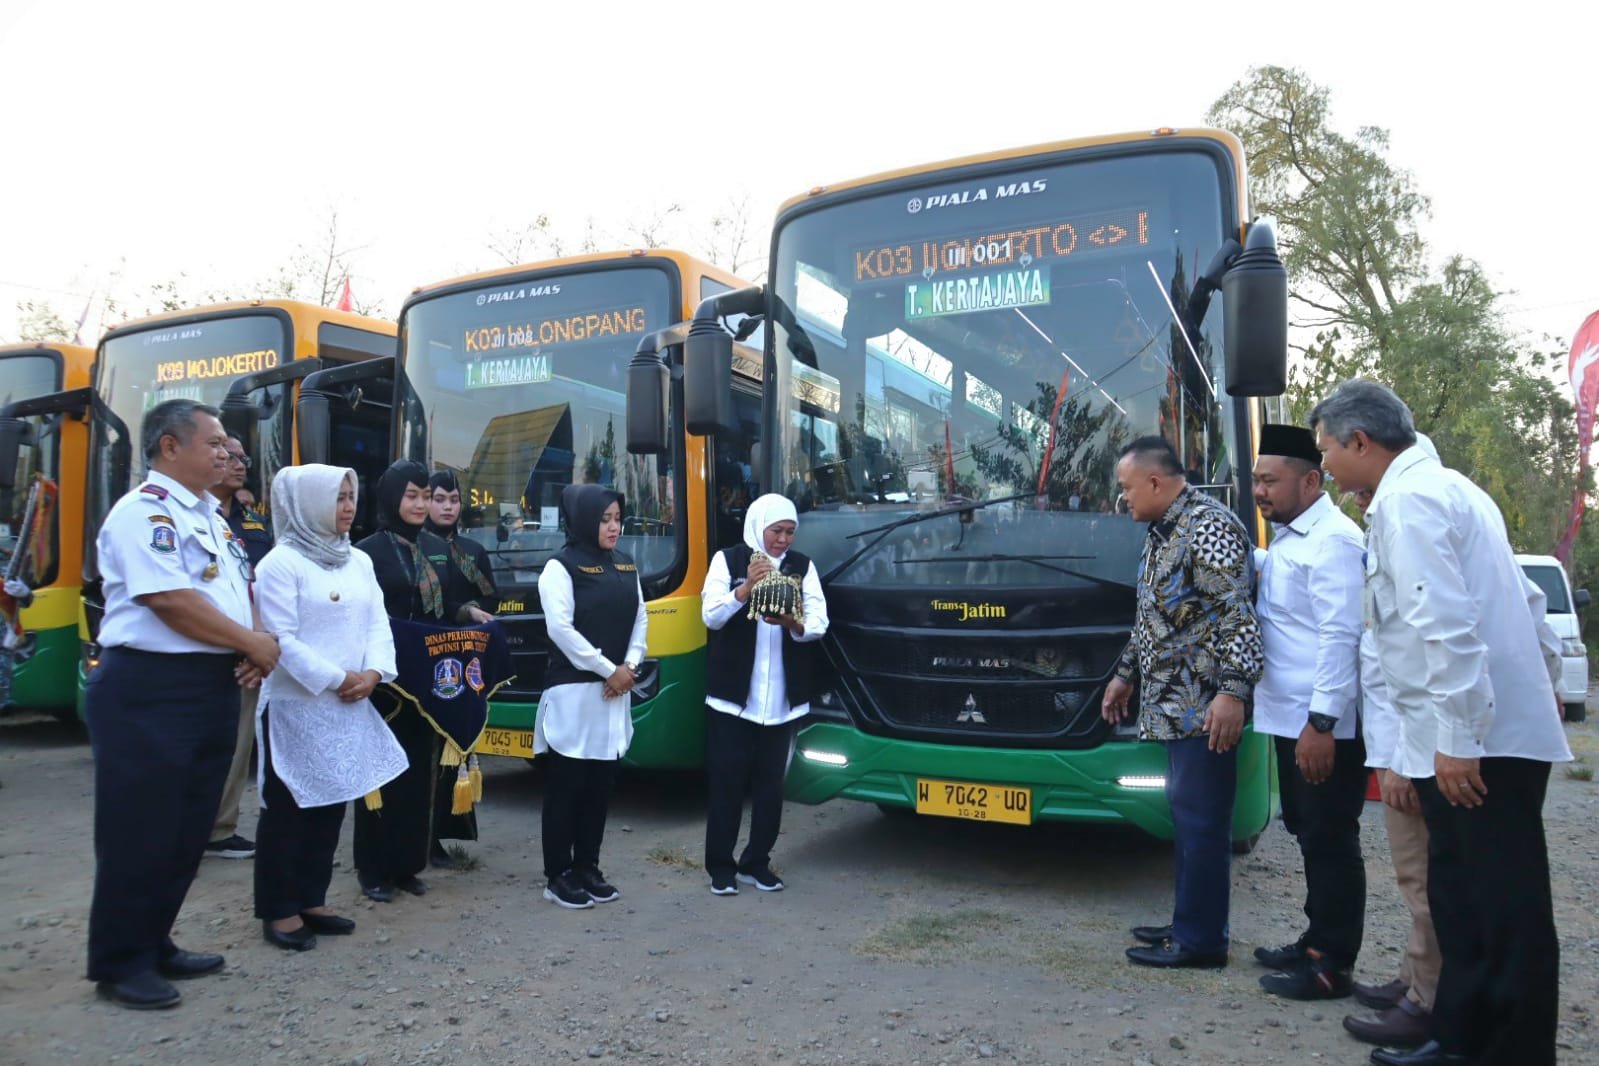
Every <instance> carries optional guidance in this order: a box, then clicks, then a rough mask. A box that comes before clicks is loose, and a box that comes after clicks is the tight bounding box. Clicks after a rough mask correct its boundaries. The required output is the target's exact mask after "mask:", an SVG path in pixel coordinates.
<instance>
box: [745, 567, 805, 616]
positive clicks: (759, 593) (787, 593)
mask: <svg viewBox="0 0 1599 1066" xmlns="http://www.w3.org/2000/svg"><path fill="white" fill-rule="evenodd" d="M756 559H765V560H766V561H767V562H768V563H771V565H772V572H771V573H769V574H767V575H766V576H765V577H763V578H761V579H760V580H759V581H757V582H755V584H753V585H751V586H750V614H749V616H750V619H751V620H754V619H756V618H760V617H762V616H763V615H765V616H772V617H782V618H799V617H800V616H802V615H803V614H804V613H805V594H804V591H803V588H804V586H803V581H802V579H801V578H799V577H797V576H794V575H792V574H784V573H782V572H780V571H779V570H778V569H777V564H776V563H774V562H772V560H771V557H769V556H768V555H766V554H765V553H763V552H756V553H755V554H753V555H751V556H750V562H751V563H752V564H753V563H754V562H755V560H756Z"/></svg>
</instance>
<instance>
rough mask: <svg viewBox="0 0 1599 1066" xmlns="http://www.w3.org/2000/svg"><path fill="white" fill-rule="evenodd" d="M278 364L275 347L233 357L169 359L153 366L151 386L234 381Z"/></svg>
mask: <svg viewBox="0 0 1599 1066" xmlns="http://www.w3.org/2000/svg"><path fill="white" fill-rule="evenodd" d="M278 361H279V360H278V352H277V349H275V348H262V349H260V350H259V351H254V352H237V353H235V354H233V355H213V356H205V357H201V358H198V359H169V360H167V361H166V362H164V363H157V364H156V365H155V383H156V384H157V385H168V384H172V383H174V382H178V381H204V380H206V379H209V378H234V377H238V376H240V375H241V374H255V373H259V372H260V371H262V370H271V369H272V368H273V367H275V366H277V365H278Z"/></svg>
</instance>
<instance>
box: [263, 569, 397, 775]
mask: <svg viewBox="0 0 1599 1066" xmlns="http://www.w3.org/2000/svg"><path fill="white" fill-rule="evenodd" d="M255 589H256V602H257V604H258V605H259V607H260V609H261V624H262V626H263V627H264V628H265V629H266V631H267V632H269V633H274V634H276V635H277V638H278V647H279V649H280V654H279V658H278V665H277V669H275V670H273V671H272V673H270V674H269V675H267V678H266V680H265V681H264V682H263V683H262V685H261V712H260V713H258V714H257V717H256V737H257V740H260V739H261V735H260V734H261V716H262V714H265V717H266V719H267V728H268V729H269V730H270V734H269V738H270V740H271V744H270V745H269V748H270V751H271V753H272V769H273V771H274V772H275V773H276V774H277V775H278V778H279V779H280V780H282V782H283V783H284V784H285V785H286V786H288V789H289V792H290V794H291V795H293V796H294V801H295V803H297V804H299V805H300V806H301V807H322V806H327V805H328V804H333V803H344V802H345V801H347V800H352V799H356V798H357V797H360V796H364V795H366V794H367V793H368V792H371V791H372V790H373V789H376V788H381V787H382V786H383V785H386V784H388V783H389V782H390V781H392V780H394V779H395V778H396V777H398V776H399V775H400V774H401V773H402V772H403V771H404V770H405V768H406V766H407V759H406V755H405V750H404V749H403V748H401V747H400V744H399V741H397V740H395V739H394V734H393V733H391V732H390V731H389V727H388V726H387V725H385V724H384V722H383V718H382V716H381V715H379V714H378V712H377V708H375V707H373V706H372V702H371V701H370V700H361V701H360V702H359V703H345V702H344V701H343V700H341V699H339V697H338V689H339V686H340V685H342V684H344V675H345V672H346V671H353V672H355V673H360V672H361V671H363V670H376V671H377V672H378V676H379V677H380V678H382V680H384V681H393V680H394V676H395V670H394V637H393V635H392V634H391V633H390V631H389V619H388V615H386V614H385V613H384V611H383V592H382V590H381V589H379V587H378V582H377V578H376V577H375V576H374V575H373V573H372V559H371V557H370V556H368V555H367V554H366V553H365V552H361V551H351V552H350V557H349V560H348V561H347V562H345V564H344V565H343V566H342V567H340V568H339V569H337V570H324V569H323V568H322V567H320V566H318V565H317V564H315V563H313V562H311V561H310V560H309V559H307V558H306V557H305V556H303V555H301V554H300V553H299V552H297V551H295V550H294V549H293V548H291V547H288V546H287V545H279V546H277V547H275V548H273V549H272V550H271V551H270V552H268V553H267V555H266V558H264V559H262V560H261V565H260V566H258V567H256V583H255ZM269 709H270V713H267V712H268V711H269ZM257 777H258V780H263V779H264V778H265V767H264V766H262V767H261V769H260V770H259V772H258V775H257Z"/></svg>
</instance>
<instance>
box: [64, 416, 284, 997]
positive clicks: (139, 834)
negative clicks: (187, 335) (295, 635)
mask: <svg viewBox="0 0 1599 1066" xmlns="http://www.w3.org/2000/svg"><path fill="white" fill-rule="evenodd" d="M140 437H141V443H142V445H143V448H144V456H145V460H146V462H147V463H148V464H149V468H150V473H149V477H148V478H147V479H146V481H145V482H144V484H142V485H140V486H139V487H138V488H136V489H134V490H133V491H132V492H130V493H128V494H127V495H126V496H124V497H123V498H122V499H120V500H118V501H117V503H116V505H115V506H114V507H112V508H111V512H110V513H109V514H108V515H107V516H106V520H105V524H104V525H103V526H101V527H100V533H99V536H98V538H97V539H96V541H95V545H96V551H97V552H98V558H99V567H100V575H101V578H102V582H103V588H104V592H105V618H104V620H103V621H102V622H101V625H100V633H99V638H100V644H101V647H102V649H103V650H102V653H101V657H100V664H99V665H98V666H97V667H95V669H94V672H93V673H91V674H90V675H89V679H88V684H87V687H86V689H85V693H84V719H85V721H86V722H87V724H88V727H89V741H90V744H91V745H92V747H93V749H94V851H95V874H94V900H93V903H92V904H91V907H90V911H89V973H88V976H89V979H90V980H92V981H95V982H97V983H98V984H97V988H98V991H99V993H100V995H101V996H102V997H104V998H106V999H109V1000H110V1001H112V1002H113V1003H116V1004H118V1005H119V1006H123V1007H130V1008H133V1009H136V1010H150V1009H156V1008H161V1007H171V1006H174V1005H175V1004H176V1003H177V1002H178V1000H179V998H180V997H179V995H178V991H177V989H175V988H173V987H172V985H171V984H169V983H168V981H169V979H170V980H180V979H183V978H189V977H199V976H201V975H203V974H208V973H212V972H214V971H216V970H219V969H221V968H222V964H223V959H222V956H221V955H206V954H198V953H195V952H190V951H181V950H179V949H178V947H177V945H175V944H173V942H172V937H171V931H172V923H173V922H174V920H175V919H176V918H177V915H178V910H179V908H180V907H182V906H183V898H184V896H185V895H187V893H188V891H189V884H190V883H191V882H192V881H193V880H194V874H195V870H196V868H197V867H198V866H199V863H200V856H201V854H202V853H203V852H204V850H205V845H206V840H207V838H208V837H209V836H210V831H211V823H212V820H213V818H214V817H215V815H216V812H217V805H218V803H219V802H220V801H221V799H222V786H223V781H224V779H225V778H226V777H227V772H228V763H229V761H230V760H231V758H232V755H233V747H234V741H235V738H236V737H237V734H238V726H239V711H238V707H239V696H238V687H237V686H238V684H239V683H240V682H243V683H246V684H255V683H259V681H260V679H261V678H262V677H264V676H265V675H266V674H267V673H269V672H270V671H271V670H272V667H273V666H274V665H276V663H277V660H278V646H277V642H276V641H275V640H273V638H272V637H270V636H268V635H267V634H265V633H260V632H256V631H255V629H254V628H253V617H252V611H251V607H250V585H249V576H248V571H247V568H246V565H245V555H244V551H243V549H242V546H240V545H238V544H236V543H234V542H233V540H232V539H231V538H232V534H231V533H230V532H229V530H228V524H227V522H226V521H225V520H224V519H223V518H222V516H221V515H220V514H219V513H218V512H217V501H216V499H215V498H214V497H213V496H212V495H211V494H210V493H209V492H208V491H207V489H209V487H210V486H212V485H215V484H216V483H217V482H218V481H220V480H221V477H222V470H223V463H224V461H225V460H226V459H227V454H228V453H227V450H226V447H225V444H226V442H227V435H226V434H225V433H224V432H223V430H222V423H221V422H219V421H218V420H217V411H216V409H215V408H212V407H206V406H204V405H202V404H199V403H196V402H195V401H193V400H168V401H166V402H165V403H161V404H157V405H156V406H155V407H152V408H151V409H150V411H149V413H148V414H146V415H145V419H144V425H143V427H142V432H141V434H140ZM241 656H242V661H241Z"/></svg>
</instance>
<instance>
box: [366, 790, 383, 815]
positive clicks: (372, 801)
mask: <svg viewBox="0 0 1599 1066" xmlns="http://www.w3.org/2000/svg"><path fill="white" fill-rule="evenodd" d="M365 802H366V809H367V810H369V811H381V810H382V809H383V790H382V789H378V788H374V789H373V790H372V791H371V792H368V793H367V794H366V800H365Z"/></svg>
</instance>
